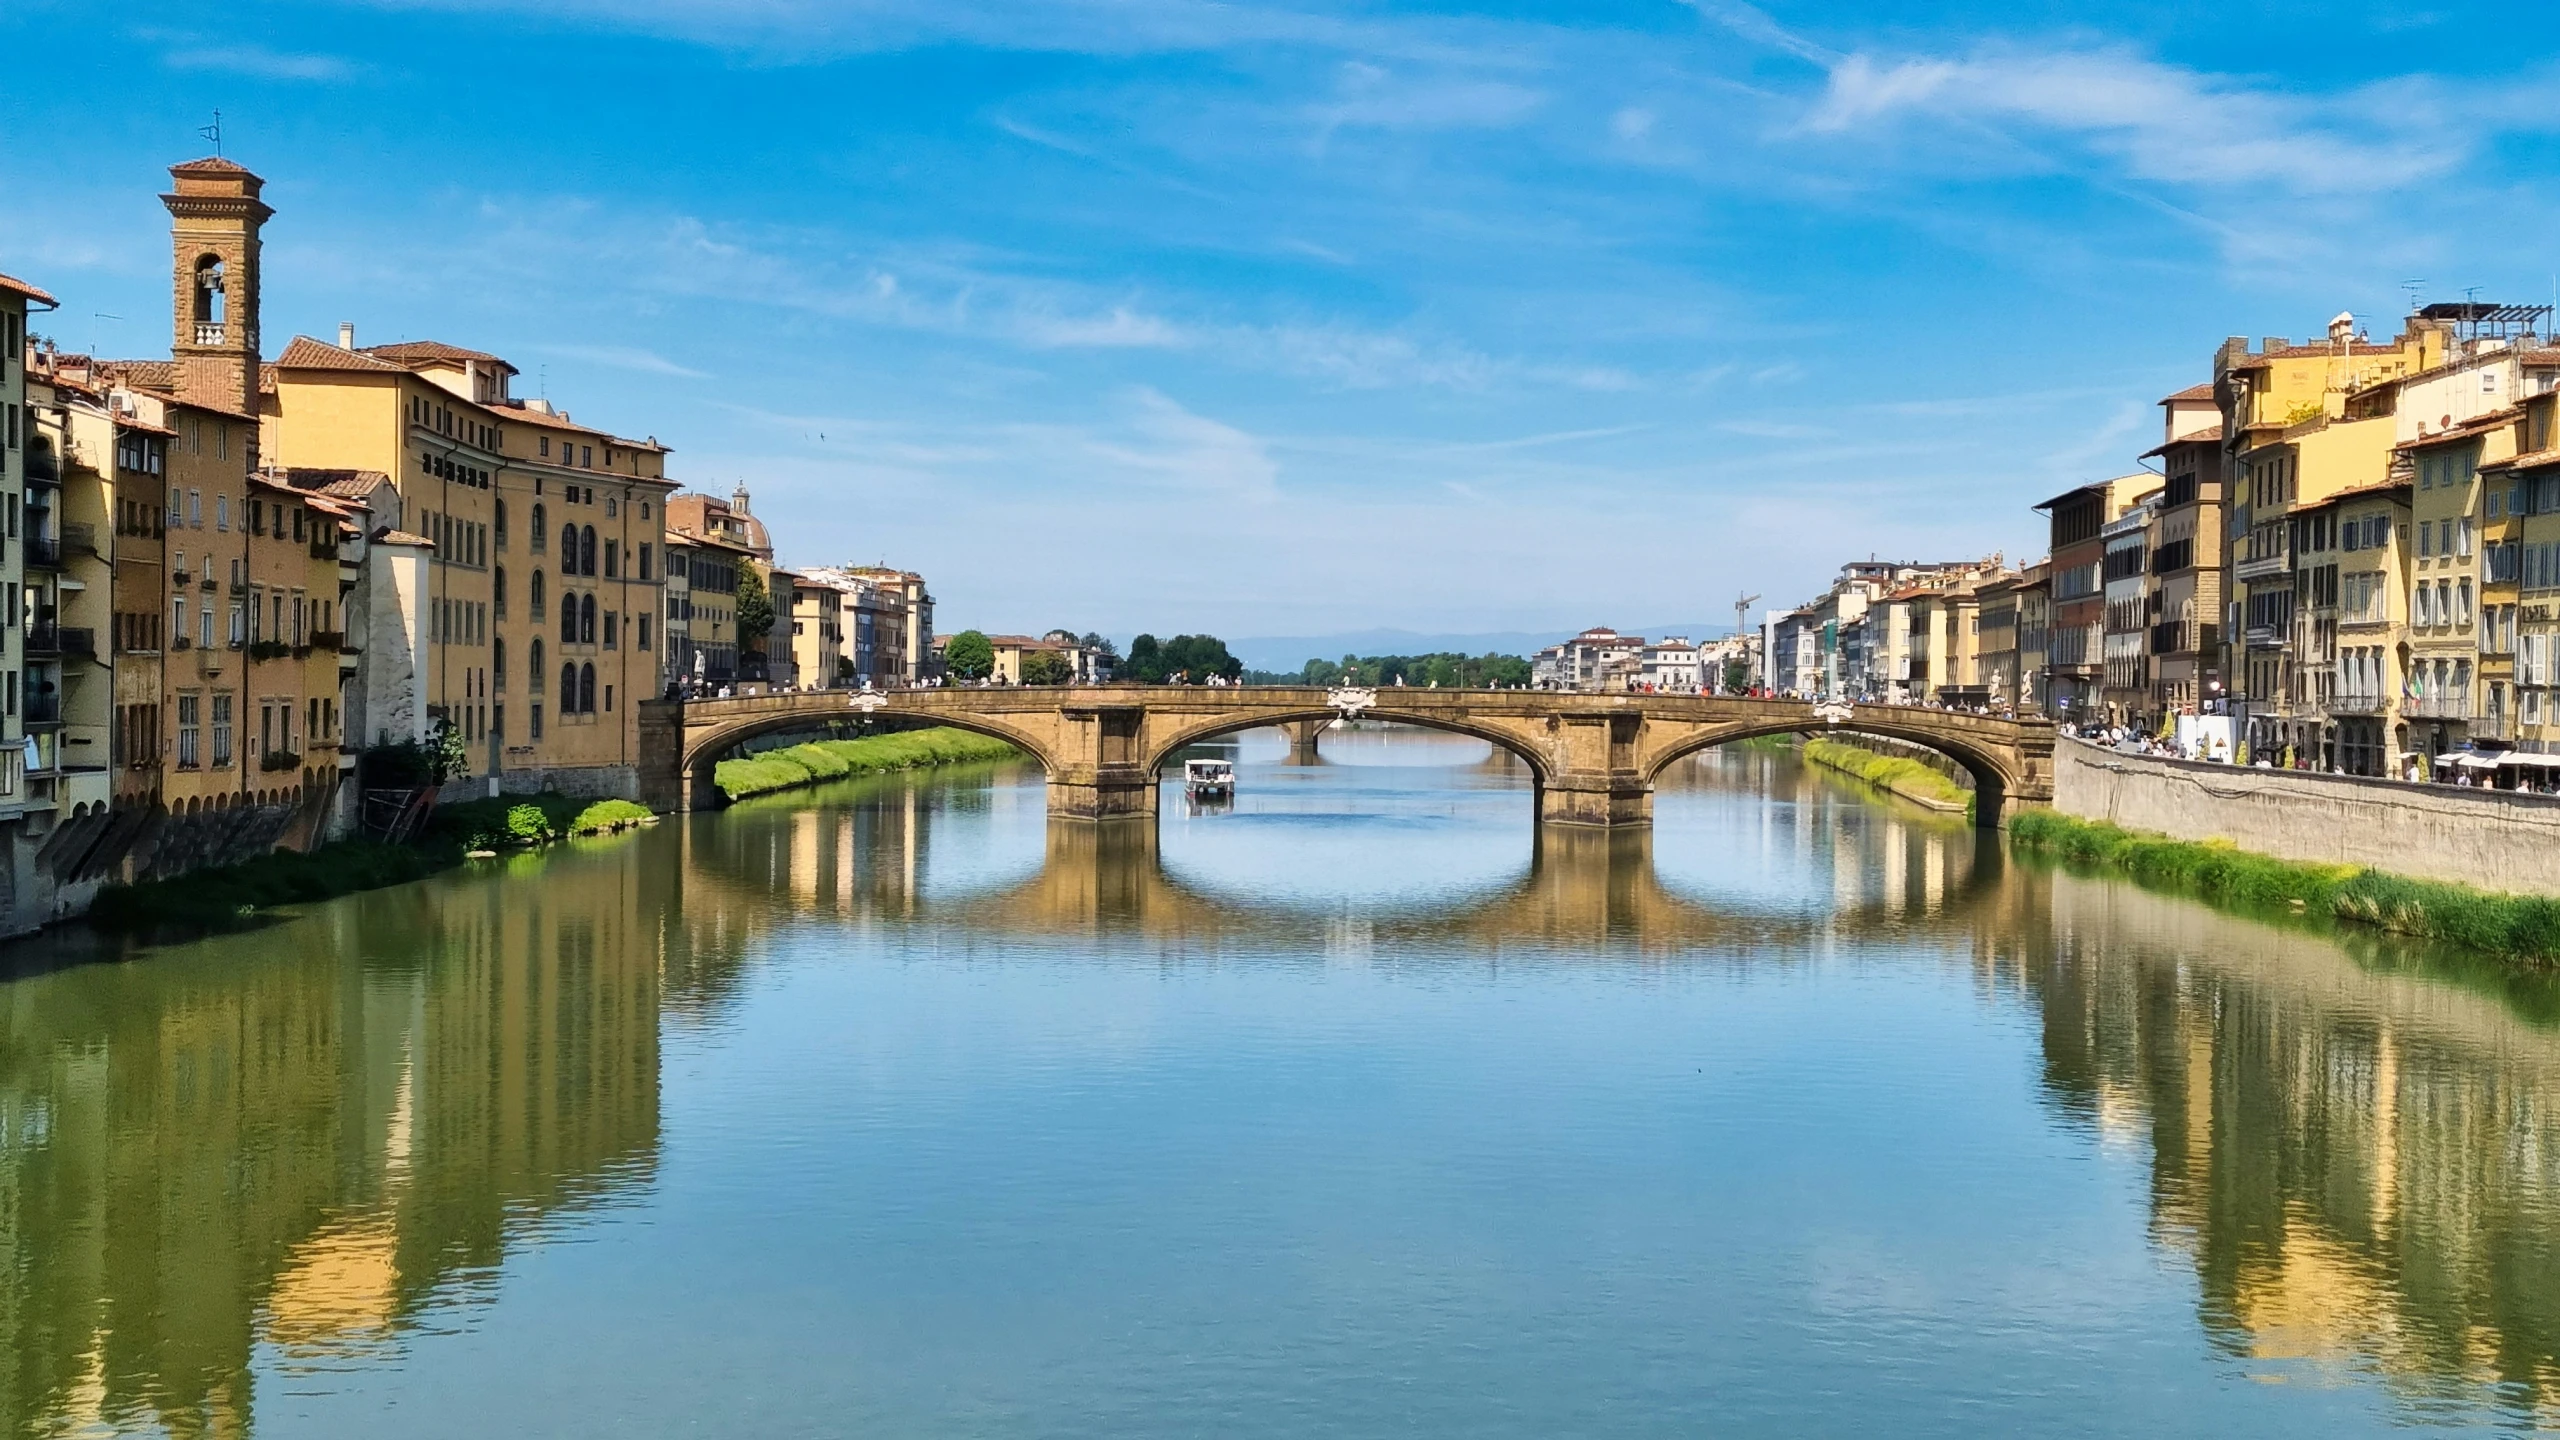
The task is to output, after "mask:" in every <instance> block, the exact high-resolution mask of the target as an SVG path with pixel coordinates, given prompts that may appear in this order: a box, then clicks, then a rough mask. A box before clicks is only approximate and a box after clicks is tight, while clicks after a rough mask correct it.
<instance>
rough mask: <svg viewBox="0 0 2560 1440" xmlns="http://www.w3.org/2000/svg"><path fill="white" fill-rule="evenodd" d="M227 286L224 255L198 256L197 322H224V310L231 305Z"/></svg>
mask: <svg viewBox="0 0 2560 1440" xmlns="http://www.w3.org/2000/svg"><path fill="white" fill-rule="evenodd" d="M225 288H226V284H225V281H224V278H223V272H222V257H221V256H219V255H205V256H200V257H198V258H197V260H196V303H195V312H196V313H195V321H196V323H197V324H199V325H219V324H221V323H222V321H223V312H224V310H225V309H226V308H228V305H229V302H228V300H227V299H226V298H225V296H224V293H223V292H224V290H225ZM199 343H201V342H199Z"/></svg>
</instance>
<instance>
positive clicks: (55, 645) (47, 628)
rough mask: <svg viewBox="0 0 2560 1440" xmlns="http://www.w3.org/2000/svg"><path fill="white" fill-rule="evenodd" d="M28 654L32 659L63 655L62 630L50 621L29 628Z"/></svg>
mask: <svg viewBox="0 0 2560 1440" xmlns="http://www.w3.org/2000/svg"><path fill="white" fill-rule="evenodd" d="M26 652H27V654H28V655H29V656H30V657H34V656H39V655H43V656H54V655H60V654H61V653H62V629H61V627H60V626H57V625H55V624H53V623H51V622H50V621H47V622H44V623H40V624H35V625H30V626H28V627H27V644H26Z"/></svg>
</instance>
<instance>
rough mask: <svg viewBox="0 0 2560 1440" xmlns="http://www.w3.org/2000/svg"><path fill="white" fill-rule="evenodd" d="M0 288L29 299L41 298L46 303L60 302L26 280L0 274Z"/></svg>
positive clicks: (54, 303)
mask: <svg viewBox="0 0 2560 1440" xmlns="http://www.w3.org/2000/svg"><path fill="white" fill-rule="evenodd" d="M0 290H7V291H10V292H12V293H14V294H19V295H24V296H26V297H27V298H28V299H30V300H41V301H43V302H44V303H46V304H47V305H59V304H61V303H62V302H61V301H59V300H56V299H54V298H53V297H52V296H50V295H47V294H46V293H44V292H43V291H42V290H39V289H37V288H36V287H35V286H33V285H30V284H28V283H27V282H26V281H24V280H18V279H13V278H11V277H10V276H7V275H0Z"/></svg>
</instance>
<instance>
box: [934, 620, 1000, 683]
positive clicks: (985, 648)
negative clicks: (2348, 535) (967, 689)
mask: <svg viewBox="0 0 2560 1440" xmlns="http://www.w3.org/2000/svg"><path fill="white" fill-rule="evenodd" d="M942 668H943V669H945V670H948V671H950V672H951V673H952V674H953V675H955V676H957V677H958V678H960V679H962V680H984V679H986V678H987V676H988V675H989V674H990V673H992V672H993V671H994V670H995V668H996V647H995V646H994V644H992V643H991V642H989V641H988V639H987V637H986V633H985V632H984V631H979V630H963V631H961V632H960V633H959V634H957V635H954V636H952V637H951V643H950V644H949V645H946V646H944V647H943V650H942Z"/></svg>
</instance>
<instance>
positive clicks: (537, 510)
mask: <svg viewBox="0 0 2560 1440" xmlns="http://www.w3.org/2000/svg"><path fill="white" fill-rule="evenodd" d="M550 528H551V522H550V521H549V520H548V519H546V518H544V514H543V507H542V506H540V505H536V506H534V507H533V553H534V554H536V555H539V554H541V553H542V542H543V541H544V540H545V539H547V538H549V536H548V533H547V532H548V531H549V530H550Z"/></svg>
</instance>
